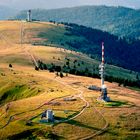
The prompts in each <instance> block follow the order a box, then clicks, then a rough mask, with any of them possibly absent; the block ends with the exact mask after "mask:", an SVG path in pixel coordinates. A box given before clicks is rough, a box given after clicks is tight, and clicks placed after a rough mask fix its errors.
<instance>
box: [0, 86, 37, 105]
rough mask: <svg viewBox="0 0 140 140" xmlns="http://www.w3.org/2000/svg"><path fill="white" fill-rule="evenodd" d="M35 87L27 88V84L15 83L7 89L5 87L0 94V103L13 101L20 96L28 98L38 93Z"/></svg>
mask: <svg viewBox="0 0 140 140" xmlns="http://www.w3.org/2000/svg"><path fill="white" fill-rule="evenodd" d="M38 92H39V91H38V89H37V88H31V89H30V88H29V87H28V86H27V85H16V86H14V87H11V88H9V89H6V90H5V91H4V92H3V91H1V94H0V103H6V102H9V101H15V100H18V99H22V98H28V97H30V96H35V95H37V93H38Z"/></svg>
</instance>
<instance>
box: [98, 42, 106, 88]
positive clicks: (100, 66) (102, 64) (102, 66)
mask: <svg viewBox="0 0 140 140" xmlns="http://www.w3.org/2000/svg"><path fill="white" fill-rule="evenodd" d="M104 64H105V59H104V42H102V63H101V64H100V65H99V68H100V70H99V74H100V75H101V88H102V86H103V85H104V69H105V65H104Z"/></svg>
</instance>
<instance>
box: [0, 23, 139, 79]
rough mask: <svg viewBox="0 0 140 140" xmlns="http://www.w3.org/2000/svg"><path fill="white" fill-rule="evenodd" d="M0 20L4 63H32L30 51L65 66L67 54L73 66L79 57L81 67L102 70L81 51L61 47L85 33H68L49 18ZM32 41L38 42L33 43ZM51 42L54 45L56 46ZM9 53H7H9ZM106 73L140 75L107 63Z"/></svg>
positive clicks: (122, 75)
mask: <svg viewBox="0 0 140 140" xmlns="http://www.w3.org/2000/svg"><path fill="white" fill-rule="evenodd" d="M0 24H1V26H0V39H1V43H0V47H1V48H3V49H2V50H1V53H0V55H1V59H0V62H1V63H16V64H17V63H18V64H21V65H31V61H28V59H30V56H28V55H29V54H28V52H31V53H32V54H34V56H35V57H36V59H37V60H39V59H41V60H42V61H43V62H44V63H46V64H51V63H52V62H53V63H55V64H60V65H61V66H63V65H64V63H65V58H66V57H68V58H69V59H70V64H71V65H72V66H73V65H74V64H73V62H74V60H77V61H78V63H79V64H78V66H76V67H77V69H80V70H81V69H82V70H85V69H86V68H88V69H89V71H90V72H91V73H92V72H93V70H94V72H95V73H98V66H99V63H100V62H98V61H96V60H94V59H91V58H90V57H88V56H87V55H84V54H81V53H76V52H74V51H69V50H66V49H65V50H64V49H59V47H61V46H62V45H65V48H68V49H70V48H69V46H68V45H67V44H63V43H64V42H70V41H74V40H83V38H82V37H78V36H67V35H65V34H66V33H67V31H66V29H65V27H64V26H63V25H61V24H59V25H58V24H53V23H47V22H35V23H28V22H24V21H23V22H19V21H1V22H0ZM21 30H22V31H23V34H22V43H23V45H22V46H21V45H20V43H21ZM41 32H44V33H45V32H47V34H45V38H43V37H39V36H38V34H39V33H41ZM41 35H43V34H41ZM46 35H47V36H46ZM52 40H53V41H52ZM40 42H46V43H45V45H46V44H47V45H48V46H46V47H43V46H37V44H40ZM31 44H36V45H35V46H33V45H31ZM50 46H53V48H52V47H50ZM11 47H12V48H11ZM13 47H15V48H13ZM27 51H28V52H27ZM5 54H7V55H6V57H5ZM15 54H16V55H15ZM83 62H84V63H83ZM82 63H83V64H82ZM79 65H80V66H79ZM106 73H107V75H109V76H112V75H113V76H114V77H118V76H119V77H120V78H124V79H131V80H136V75H137V73H135V72H132V71H129V70H126V69H123V68H120V67H116V66H111V65H106Z"/></svg>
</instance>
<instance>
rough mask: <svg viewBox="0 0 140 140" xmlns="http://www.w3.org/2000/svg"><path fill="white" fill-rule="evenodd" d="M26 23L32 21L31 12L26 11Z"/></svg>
mask: <svg viewBox="0 0 140 140" xmlns="http://www.w3.org/2000/svg"><path fill="white" fill-rule="evenodd" d="M27 21H28V22H31V21H32V19H31V10H28V11H27Z"/></svg>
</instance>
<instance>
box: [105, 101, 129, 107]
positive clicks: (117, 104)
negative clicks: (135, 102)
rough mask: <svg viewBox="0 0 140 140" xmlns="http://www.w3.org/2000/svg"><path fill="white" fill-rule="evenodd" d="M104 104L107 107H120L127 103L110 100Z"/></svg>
mask: <svg viewBox="0 0 140 140" xmlns="http://www.w3.org/2000/svg"><path fill="white" fill-rule="evenodd" d="M105 105H106V106H109V107H121V106H124V105H128V103H127V102H123V101H111V102H108V103H106V104H105Z"/></svg>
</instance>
